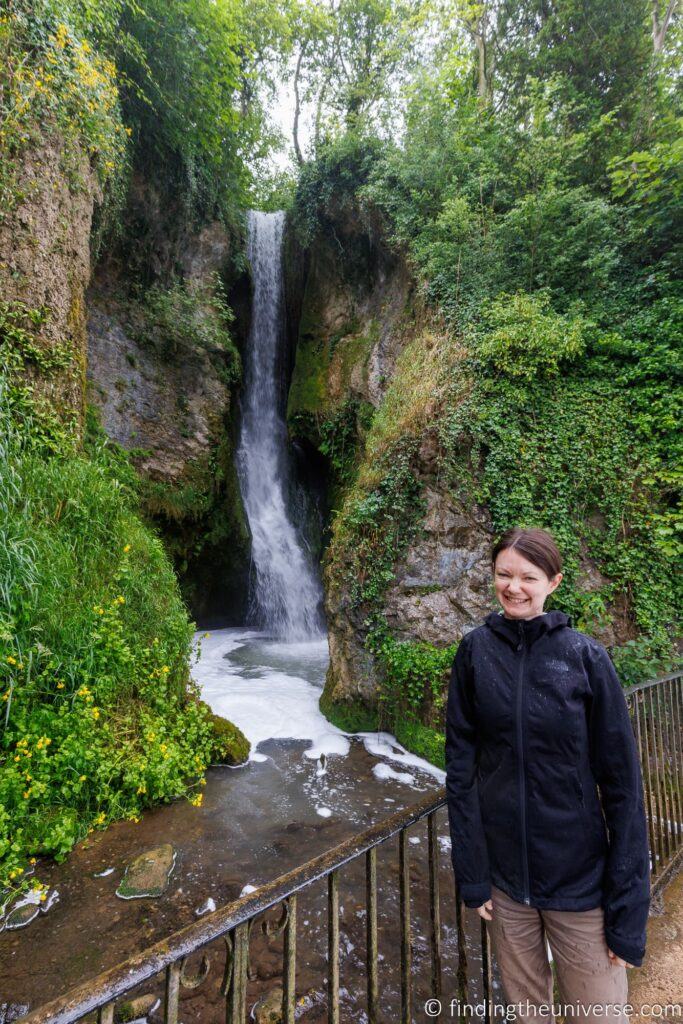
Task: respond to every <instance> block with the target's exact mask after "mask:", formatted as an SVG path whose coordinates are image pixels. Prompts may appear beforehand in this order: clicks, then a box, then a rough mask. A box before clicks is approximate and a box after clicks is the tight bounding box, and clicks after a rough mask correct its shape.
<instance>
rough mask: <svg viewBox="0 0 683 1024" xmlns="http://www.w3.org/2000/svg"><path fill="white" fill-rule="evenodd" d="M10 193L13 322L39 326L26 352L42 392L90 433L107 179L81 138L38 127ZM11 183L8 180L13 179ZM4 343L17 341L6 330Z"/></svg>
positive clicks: (74, 426)
mask: <svg viewBox="0 0 683 1024" xmlns="http://www.w3.org/2000/svg"><path fill="white" fill-rule="evenodd" d="M12 170H13V175H12V178H11V180H10V182H9V185H10V186H11V187H6V188H5V189H4V190H3V194H2V209H1V210H0V283H1V293H0V299H1V300H2V303H3V306H4V309H5V326H6V327H7V324H8V322H9V321H10V320H11V319H12V314H14V316H21V315H23V314H27V315H28V319H29V321H30V322H32V324H33V325H34V326H38V327H39V338H38V349H37V350H36V351H33V352H29V351H28V350H27V349H26V348H25V347H24V348H22V350H21V351H20V352H18V353H17V354H18V356H19V357H20V358H21V359H22V360H23V361H24V368H23V369H24V372H25V374H26V375H27V377H28V378H29V380H30V382H31V386H32V391H33V395H34V399H35V400H36V401H38V402H40V401H43V402H44V403H46V405H47V406H49V407H50V409H52V410H54V411H56V412H57V414H58V415H59V417H60V419H61V421H62V423H63V424H64V425H65V427H66V428H67V429H69V430H75V431H76V432H77V433H78V434H80V433H82V429H83V422H84V412H85V367H86V359H87V331H86V307H85V291H86V288H87V286H88V282H89V280H90V230H91V225H92V219H93V210H94V207H95V203H96V202H97V200H98V199H99V198H100V195H101V193H100V187H99V185H98V181H97V177H96V175H95V172H94V171H93V169H92V167H91V164H90V161H89V160H88V158H87V156H86V155H85V153H84V152H83V151H82V150H81V149H79V148H78V147H77V146H76V145H74V144H72V145H71V146H70V147H69V152H68V154H66V153H65V152H64V144H63V141H62V140H61V138H60V137H59V136H58V135H57V134H45V135H43V136H39V135H37V134H36V136H35V141H34V143H33V144H32V145H31V146H30V147H27V148H26V150H25V151H24V153H23V155H22V160H21V162H18V163H17V164H16V166H14V167H13V168H12ZM5 184H6V185H7V184H8V183H7V182H6V183H5ZM2 341H3V347H5V350H6V351H7V347H9V346H11V344H12V335H11V332H10V331H9V330H7V331H6V333H5V332H3V338H2Z"/></svg>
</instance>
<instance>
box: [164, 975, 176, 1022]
mask: <svg viewBox="0 0 683 1024" xmlns="http://www.w3.org/2000/svg"><path fill="white" fill-rule="evenodd" d="M179 995H180V962H179V961H176V962H175V963H174V964H169V966H168V967H167V968H166V994H165V998H164V1024H178V998H179Z"/></svg>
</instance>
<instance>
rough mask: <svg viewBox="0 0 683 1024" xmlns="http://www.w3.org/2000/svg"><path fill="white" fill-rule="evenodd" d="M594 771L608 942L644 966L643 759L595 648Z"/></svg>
mask: <svg viewBox="0 0 683 1024" xmlns="http://www.w3.org/2000/svg"><path fill="white" fill-rule="evenodd" d="M588 668H589V677H590V684H591V691H592V702H591V709H590V719H589V729H590V747H591V766H592V770H593V774H594V777H595V780H596V782H597V783H598V786H599V788H600V797H601V801H602V808H603V812H604V815H605V821H606V824H607V832H608V853H607V863H606V867H605V876H604V882H603V894H604V895H603V906H604V911H605V939H606V941H607V945H608V947H609V948H610V949H611V950H612V952H613V953H616V955H617V956H619V957H621V958H622V959H623V960H626V962H627V963H630V964H634V966H636V967H639V966H640V965H641V964H642V962H643V957H644V956H645V938H646V928H647V915H648V908H649V904H650V855H649V850H648V839H647V824H646V820H645V808H644V801H643V782H642V778H641V771H640V758H639V756H638V751H637V748H636V742H635V739H634V736H633V728H632V726H631V719H630V715H629V712H628V708H627V706H626V700H625V697H624V692H623V690H622V688H621V685H620V683H619V679H618V677H617V673H616V671H615V669H614V665H613V664H612V661H611V659H610V657H609V655H608V653H607V651H606V650H605V649H604V648H603V647H601V646H600V645H598V644H594V645H591V648H590V650H589V653H588Z"/></svg>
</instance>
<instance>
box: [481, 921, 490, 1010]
mask: <svg viewBox="0 0 683 1024" xmlns="http://www.w3.org/2000/svg"><path fill="white" fill-rule="evenodd" d="M480 922H481V979H482V988H483V991H484V1016H483V1019H484V1020H485V1021H486V1024H490V1021H491V989H492V986H491V940H490V938H489V932H488V928H487V927H486V921H485V920H484V919H483V917H482V918H480Z"/></svg>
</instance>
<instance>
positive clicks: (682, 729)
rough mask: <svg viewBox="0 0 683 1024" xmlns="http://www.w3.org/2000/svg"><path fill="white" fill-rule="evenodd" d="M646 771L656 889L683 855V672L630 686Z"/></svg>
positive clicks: (630, 704) (652, 875) (630, 706)
mask: <svg viewBox="0 0 683 1024" xmlns="http://www.w3.org/2000/svg"><path fill="white" fill-rule="evenodd" d="M626 699H627V701H628V704H629V710H630V712H631V718H632V720H633V728H634V731H635V734H636V741H637V744H638V751H639V753H640V761H641V766H642V772H643V788H644V792H645V812H646V815H647V827H648V835H649V841H650V869H651V877H652V887H653V889H654V890H657V889H659V888H661V886H662V885H664V884H666V882H667V880H668V879H669V878H670V876H671V874H672V873H673V872H674V871H675V870H676V868H677V867H678V865H679V864H680V863H681V859H683V672H673V673H671V675H668V676H663V677H662V678H661V679H653V680H652V682H649V683H641V684H640V685H639V686H632V687H631V688H630V689H629V690H627V691H626Z"/></svg>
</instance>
